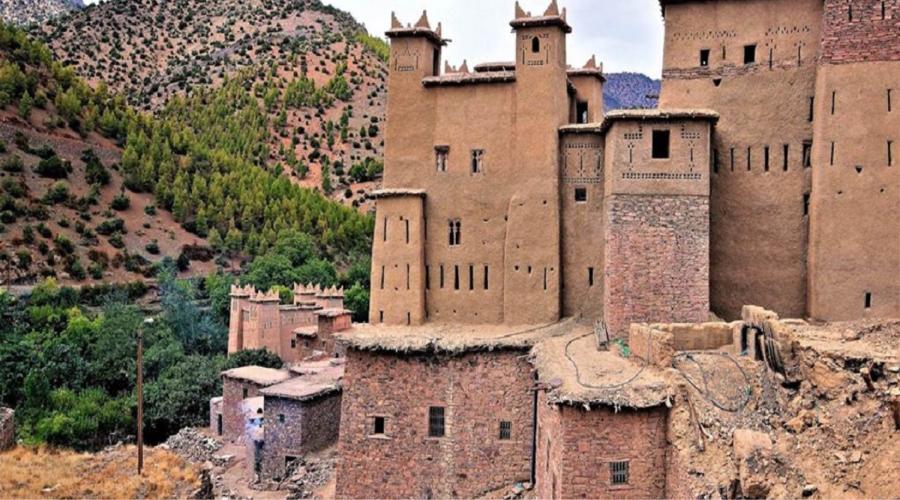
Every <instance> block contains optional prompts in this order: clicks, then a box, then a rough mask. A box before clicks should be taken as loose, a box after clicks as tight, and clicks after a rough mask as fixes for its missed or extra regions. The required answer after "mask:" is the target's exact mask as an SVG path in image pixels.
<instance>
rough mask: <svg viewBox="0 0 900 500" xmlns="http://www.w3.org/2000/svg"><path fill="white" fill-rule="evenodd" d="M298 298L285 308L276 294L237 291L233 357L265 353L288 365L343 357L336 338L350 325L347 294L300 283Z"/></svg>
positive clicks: (233, 307)
mask: <svg viewBox="0 0 900 500" xmlns="http://www.w3.org/2000/svg"><path fill="white" fill-rule="evenodd" d="M293 296H294V298H293V304H291V305H282V304H281V299H280V297H279V295H278V293H277V292H275V291H269V292H266V293H262V292H259V291H257V290H256V289H255V288H253V287H252V286H250V285H248V286H246V287H238V286H232V287H231V313H230V317H229V324H228V352H229V353H235V352H238V351H241V350H244V349H262V348H265V349H268V350H269V351H271V352H272V353H274V354H277V355H278V356H279V357H280V358H281V359H282V360H283V361H284V362H285V363H295V362H298V361H302V360H305V359H309V358H312V357H323V356H324V357H338V356H340V353H339V352H337V351H335V345H334V340H333V339H332V334H333V333H334V332H338V331H341V330H342V329H346V328H349V327H350V324H351V313H350V311H347V310H345V309H344V290H343V289H339V288H335V287H332V288H326V289H322V288H320V287H319V286H318V285H317V286H312V285H299V284H295V285H294V288H293Z"/></svg>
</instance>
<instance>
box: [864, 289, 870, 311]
mask: <svg viewBox="0 0 900 500" xmlns="http://www.w3.org/2000/svg"><path fill="white" fill-rule="evenodd" d="M865 300H866V309H871V308H872V292H866V299H865Z"/></svg>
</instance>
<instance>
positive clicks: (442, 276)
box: [441, 264, 444, 288]
mask: <svg viewBox="0 0 900 500" xmlns="http://www.w3.org/2000/svg"><path fill="white" fill-rule="evenodd" d="M441 288H444V265H443V264H441Z"/></svg>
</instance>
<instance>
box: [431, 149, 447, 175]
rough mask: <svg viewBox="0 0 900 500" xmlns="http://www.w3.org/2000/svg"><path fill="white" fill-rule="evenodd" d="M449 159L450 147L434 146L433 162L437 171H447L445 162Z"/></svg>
mask: <svg viewBox="0 0 900 500" xmlns="http://www.w3.org/2000/svg"><path fill="white" fill-rule="evenodd" d="M449 159H450V148H449V147H448V146H436V147H435V148H434V164H435V167H436V168H437V171H438V172H446V171H447V163H448V161H449Z"/></svg>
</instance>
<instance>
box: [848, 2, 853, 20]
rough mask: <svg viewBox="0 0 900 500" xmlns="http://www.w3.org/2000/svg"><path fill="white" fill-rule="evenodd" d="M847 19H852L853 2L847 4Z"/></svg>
mask: <svg viewBox="0 0 900 500" xmlns="http://www.w3.org/2000/svg"><path fill="white" fill-rule="evenodd" d="M847 19H848V20H849V21H853V4H852V3H851V4H850V5H848V9H847Z"/></svg>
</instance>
